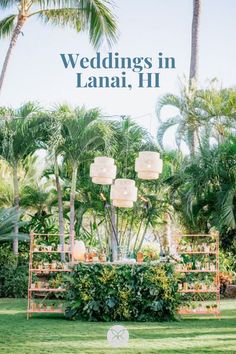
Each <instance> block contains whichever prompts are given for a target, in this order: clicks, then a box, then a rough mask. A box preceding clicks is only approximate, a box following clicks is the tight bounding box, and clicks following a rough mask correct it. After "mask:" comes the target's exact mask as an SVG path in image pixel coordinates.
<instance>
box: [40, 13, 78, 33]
mask: <svg viewBox="0 0 236 354" xmlns="http://www.w3.org/2000/svg"><path fill="white" fill-rule="evenodd" d="M38 16H39V18H40V19H41V20H42V21H44V22H45V23H51V24H53V25H55V26H60V27H71V28H73V29H75V30H76V31H77V32H80V31H81V29H82V13H81V12H80V11H79V10H78V9H77V8H66V9H46V10H41V11H39V12H38Z"/></svg>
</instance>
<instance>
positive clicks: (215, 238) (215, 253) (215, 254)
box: [176, 232, 220, 317]
mask: <svg viewBox="0 0 236 354" xmlns="http://www.w3.org/2000/svg"><path fill="white" fill-rule="evenodd" d="M180 237H181V240H182V239H183V238H184V239H185V240H188V241H187V242H191V241H192V242H193V240H194V246H195V247H194V249H193V250H189V246H188V250H186V251H185V250H183V249H180V247H179V248H178V253H179V255H180V256H182V257H183V256H184V255H186V256H192V259H193V257H194V256H196V258H197V256H198V255H200V256H202V257H208V261H209V260H210V259H211V260H212V259H213V260H214V263H215V270H210V269H180V268H179V267H178V269H176V272H177V273H194V274H201V273H206V274H207V273H215V277H214V287H215V289H212V288H211V287H210V289H191V288H187V289H183V288H182V289H179V290H178V292H179V293H181V294H204V293H205V294H207V293H209V294H210V293H211V294H215V301H214V302H215V305H213V306H214V308H213V309H212V308H209V310H208V309H206V310H205V309H204V308H202V305H203V302H205V300H204V301H203V300H199V301H198V302H199V303H201V306H200V308H199V309H190V308H189V309H188V308H185V307H183V308H180V309H179V311H178V313H179V314H181V315H189V314H197V315H216V316H217V317H220V278H219V233H218V232H212V233H210V234H183V235H181V236H180ZM195 238H198V241H197V243H198V244H200V242H201V240H203V241H202V243H204V244H205V243H206V242H207V238H208V240H210V241H211V244H214V250H212V251H211V250H210V251H206V252H205V251H198V250H196V244H195V242H196V241H195V240H196V239H195ZM180 244H181V241H180ZM191 246H193V245H191ZM202 247H203V248H204V246H202ZM207 306H208V305H207ZM211 307H212V306H211Z"/></svg>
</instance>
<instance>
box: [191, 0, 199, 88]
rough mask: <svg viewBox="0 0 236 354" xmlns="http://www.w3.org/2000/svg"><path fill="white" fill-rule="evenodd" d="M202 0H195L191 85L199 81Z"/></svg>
mask: <svg viewBox="0 0 236 354" xmlns="http://www.w3.org/2000/svg"><path fill="white" fill-rule="evenodd" d="M200 10H201V0H193V19H192V38H191V60H190V73H189V85H190V86H191V85H192V84H193V83H194V82H195V83H196V81H197V76H198V56H199V55H198V54H199V53H198V51H199V21H200Z"/></svg>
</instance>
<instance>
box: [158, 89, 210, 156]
mask: <svg viewBox="0 0 236 354" xmlns="http://www.w3.org/2000/svg"><path fill="white" fill-rule="evenodd" d="M167 106H170V107H173V108H175V109H177V115H175V116H173V117H170V118H168V119H167V120H165V121H162V120H161V113H162V110H163V108H165V107H167ZM200 108H201V100H200V98H199V97H198V95H197V91H196V90H195V89H194V88H193V87H185V88H183V89H182V90H181V94H180V95H174V94H166V95H164V96H163V97H162V98H161V99H160V100H159V101H158V103H157V110H156V113H157V117H158V119H159V121H160V122H161V124H160V126H159V127H158V130H157V140H158V143H159V144H160V146H161V147H162V148H163V137H164V135H165V133H166V131H167V130H168V129H169V128H171V127H173V126H177V129H176V133H175V141H176V145H177V147H178V148H180V145H181V142H182V141H184V142H185V143H186V144H187V146H188V148H189V150H190V154H191V155H194V154H195V153H196V148H197V142H198V143H199V128H200V126H201V124H202V118H203V117H202V111H201V109H200ZM196 137H197V139H198V141H196Z"/></svg>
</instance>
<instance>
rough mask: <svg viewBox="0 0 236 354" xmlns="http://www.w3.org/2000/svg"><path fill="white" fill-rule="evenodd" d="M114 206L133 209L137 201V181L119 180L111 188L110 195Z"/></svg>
mask: <svg viewBox="0 0 236 354" xmlns="http://www.w3.org/2000/svg"><path fill="white" fill-rule="evenodd" d="M110 197H111V200H112V205H114V206H116V207H120V208H132V207H133V203H134V202H136V200H137V188H136V187H135V181H133V180H132V179H127V178H118V179H116V180H115V183H114V184H113V185H112V186H111V194H110Z"/></svg>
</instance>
